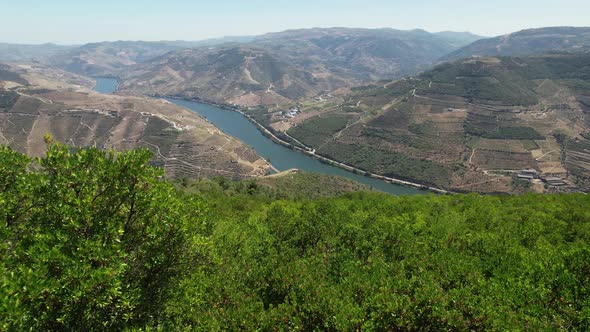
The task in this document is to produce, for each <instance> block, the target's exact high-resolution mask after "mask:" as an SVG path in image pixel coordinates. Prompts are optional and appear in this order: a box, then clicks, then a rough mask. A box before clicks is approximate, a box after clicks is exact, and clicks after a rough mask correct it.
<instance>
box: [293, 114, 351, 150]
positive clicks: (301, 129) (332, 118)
mask: <svg viewBox="0 0 590 332" xmlns="http://www.w3.org/2000/svg"><path fill="white" fill-rule="evenodd" d="M347 124H348V117H346V116H342V115H326V116H316V117H314V118H311V119H309V120H307V121H305V122H304V123H302V124H300V125H297V126H295V127H292V128H291V129H289V130H288V131H287V133H288V134H289V135H291V136H293V137H295V138H296V139H298V140H300V141H301V142H303V143H304V144H305V145H307V146H312V147H318V146H320V145H322V144H323V143H324V142H325V141H326V140H328V139H329V138H331V137H332V136H333V135H334V134H336V133H337V132H339V131H340V130H342V129H344V128H345V127H346V125H347Z"/></svg>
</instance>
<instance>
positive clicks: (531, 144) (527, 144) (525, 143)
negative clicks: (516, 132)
mask: <svg viewBox="0 0 590 332" xmlns="http://www.w3.org/2000/svg"><path fill="white" fill-rule="evenodd" d="M521 143H522V147H523V148H525V149H526V150H528V151H531V150H536V149H538V148H539V145H537V143H536V142H535V141H533V140H522V141H521Z"/></svg>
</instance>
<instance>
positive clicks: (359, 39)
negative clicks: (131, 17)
mask: <svg viewBox="0 0 590 332" xmlns="http://www.w3.org/2000/svg"><path fill="white" fill-rule="evenodd" d="M564 40H566V41H564ZM587 45H590V34H588V31H587V29H586V28H569V27H557V28H542V29H530V30H523V31H519V32H516V33H512V34H509V35H506V36H500V37H495V38H483V37H479V36H476V35H473V34H469V33H454V32H444V33H428V32H426V31H423V30H408V31H403V30H394V29H348V28H329V29H320V28H317V29H300V30H288V31H284V32H279V33H269V34H265V35H260V36H252V37H232V38H227V39H220V40H211V41H204V42H182V41H176V42H105V43H94V44H87V45H82V46H77V47H71V48H68V49H66V50H63V49H62V50H59V49H56V48H55V47H52V48H49V49H48V50H47V52H46V53H47V54H48V56H46V57H41V58H40V61H39V62H41V63H45V64H49V66H47V65H39V66H45V68H47V69H46V70H45V73H44V75H47V73H49V72H50V71H53V77H52V78H51V80H49V79H46V80H45V81H43V82H37V85H40V86H41V85H43V86H51V87H52V88H53V89H58V90H59V89H62V88H63V87H61V86H59V85H55V84H54V83H53V82H55V81H56V80H57V81H60V80H62V79H63V78H62V77H60V75H62V76H63V74H60V73H66V71H67V72H71V73H74V74H70V75H71V77H69V78H68V79H70V80H77V81H76V84H79V85H82V86H85V87H86V88H89V87H91V86H92V83H91V80H90V79H87V78H84V77H88V76H94V77H96V76H107V77H112V79H111V80H112V81H115V79H114V78H115V77H116V81H117V86H116V89H117V94H116V95H115V96H119V97H118V98H120V97H121V96H128V98H140V99H145V97H143V96H146V95H147V96H155V97H165V98H167V100H168V102H170V103H173V104H176V105H178V106H180V107H183V108H187V109H190V110H192V111H196V112H197V113H199V114H200V115H202V116H205V117H206V118H207V119H208V120H209V121H211V122H212V124H213V125H215V126H217V127H219V128H220V129H221V130H223V131H224V132H226V133H228V134H229V135H232V136H234V137H237V138H238V139H240V140H241V141H243V142H244V143H246V144H248V145H251V146H252V147H253V149H252V152H255V153H256V154H258V155H260V156H262V157H263V158H265V159H267V160H270V162H271V163H272V164H273V165H274V167H276V169H278V170H287V169H291V168H298V169H302V170H306V171H312V172H320V173H326V174H336V175H343V176H346V177H349V178H353V179H355V180H358V181H361V182H363V183H366V184H368V185H371V186H373V187H379V189H380V190H384V191H387V192H392V193H394V194H395V193H398V190H399V189H398V187H397V186H392V185H390V184H387V183H385V182H382V180H385V181H387V182H393V183H397V184H402V185H409V186H414V187H417V188H430V189H433V190H435V191H438V190H440V192H446V191H453V192H468V191H476V192H482V193H520V192H527V191H535V192H559V191H580V190H581V191H586V190H588V187H587V186H588V183H590V181H589V180H587V179H588V176H589V175H590V172H589V169H590V167H589V164H590V157H589V156H588V155H587V153H586V151H587V144H588V143H587V141H588V139H587V137H588V134H587V132H590V130H589V128H590V125H589V122H588V120H587V119H588V115H587V113H588V98H589V97H588V95H590V92H589V91H588V90H589V89H588V86H587V80H588V78H587V77H586V76H585V75H586V70H587V69H586V68H587V59H588V57H589V56H587V55H586V53H587ZM11 47H12V46H11ZM7 49H8V50H13V49H15V48H14V47H12V48H7ZM34 50H35V52H36V53H35V54H43V52H40V51H39V49H34ZM1 51H2V49H1V48H0V56H2V52H1ZM10 52H12V53H7V54H15V53H14V51H10ZM31 52H32V51H31ZM23 54H24V53H23ZM518 55H521V56H518ZM12 56H13V57H14V55H12ZM454 59H459V60H454ZM449 60H450V61H451V62H444V61H449ZM49 68H52V69H51V70H50V69H49ZM57 68H59V69H57ZM60 69H62V70H63V69H65V70H66V71H59V70H60ZM75 73H78V74H83V75H86V76H77V75H75ZM39 77H40V76H39ZM107 81H108V79H103V80H99V86H97V87H96V89H97V91H99V92H108V89H109V87H108V84H107V86H106V87H105V89H106V90H103V87H101V86H100V84H102V83H101V82H103V83H104V82H107ZM10 84H13V83H9V85H10ZM132 96H134V97H132ZM35 97H36V98H44V97H43V96H41V95H39V96H35ZM47 101H48V102H51V99H49V98H47ZM213 105H216V106H213ZM217 106H219V107H217ZM223 108H227V109H231V110H238V111H239V112H237V113H236V112H231V111H226V110H224V109H223ZM240 113H241V114H240ZM250 122H251V123H250ZM253 124H254V125H253ZM256 126H259V128H256ZM259 130H260V131H259ZM261 132H262V133H261ZM220 133H221V131H220ZM265 136H267V137H269V138H270V139H269V138H267V137H265ZM271 139H272V140H273V141H274V142H272V141H271ZM261 142H264V143H261ZM276 143H279V144H282V145H283V146H278V145H277V144H276ZM144 145H145V144H144ZM148 145H149V144H148ZM221 146H222V147H225V144H221ZM156 147H159V145H158V144H154V145H153V146H152V147H151V148H152V149H154V151H155V152H156V153H157V149H156ZM182 153H183V154H185V153H187V152H182ZM208 158H211V157H208ZM253 158H254V157H253ZM237 159H238V160H237V161H236V160H233V162H235V163H237V164H240V163H242V161H243V160H241V158H237ZM318 160H320V161H323V162H324V163H327V164H324V163H320V162H319V161H318ZM189 164H190V163H189ZM245 164H248V163H247V162H246V163H245ZM328 164H331V165H328ZM185 166H188V165H185ZM250 166H252V165H250ZM335 166H337V167H335ZM256 167H258V166H256ZM269 167H270V166H267V168H269ZM230 168H232V167H231V166H230ZM215 169H217V168H215ZM263 169H264V167H262V168H259V172H258V173H256V172H255V173H256V174H258V175H259V174H262V173H264V171H263ZM219 173H223V172H219ZM237 173H240V171H238V172H236V175H237ZM363 175H368V176H370V177H365V176H363ZM367 181H369V182H371V183H368V182H367ZM408 190H409V189H408ZM404 191H406V190H405V189H403V190H401V192H404Z"/></svg>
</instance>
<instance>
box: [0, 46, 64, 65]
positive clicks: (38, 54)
mask: <svg viewBox="0 0 590 332" xmlns="http://www.w3.org/2000/svg"><path fill="white" fill-rule="evenodd" d="M75 47H76V46H64V45H56V44H51V43H47V44H39V45H26V44H9V43H0V61H28V60H31V59H40V58H46V57H49V56H52V55H55V54H57V53H60V52H65V51H68V50H70V49H73V48H75Z"/></svg>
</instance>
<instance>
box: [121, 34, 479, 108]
mask: <svg viewBox="0 0 590 332" xmlns="http://www.w3.org/2000/svg"><path fill="white" fill-rule="evenodd" d="M476 38H478V37H477V36H473V35H469V34H466V33H456V34H452V33H440V34H432V33H428V32H426V31H423V30H412V31H400V30H393V29H348V28H331V29H302V30H289V31H284V32H279V33H271V34H266V35H262V36H259V37H256V38H254V39H253V40H252V41H251V42H249V43H243V44H241V45H229V46H228V45H221V46H217V47H201V48H195V49H190V50H180V51H174V52H171V53H168V54H165V55H163V56H161V57H158V58H155V59H152V60H150V61H147V62H144V63H141V64H138V65H136V66H132V67H129V68H128V70H126V71H125V72H124V73H123V74H122V75H120V78H121V79H122V85H121V90H122V91H125V92H131V93H139V94H153V95H175V96H182V97H188V98H200V99H204V100H208V101H213V102H217V103H232V104H238V105H244V106H253V105H259V104H267V105H269V104H277V103H285V102H290V101H293V100H298V99H301V98H305V97H311V96H316V95H318V94H320V93H321V92H327V91H332V90H335V89H338V88H342V87H350V86H353V85H358V84H363V83H368V82H375V81H379V80H391V79H393V78H398V77H401V76H404V75H407V74H412V73H416V72H418V71H420V70H423V69H425V68H427V67H428V66H430V65H431V64H433V63H434V62H435V61H436V60H437V59H438V58H440V57H441V56H443V55H445V54H447V53H449V52H451V51H453V50H455V49H457V48H459V47H460V46H461V45H465V44H466V43H467V42H470V41H472V40H474V39H476Z"/></svg>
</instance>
